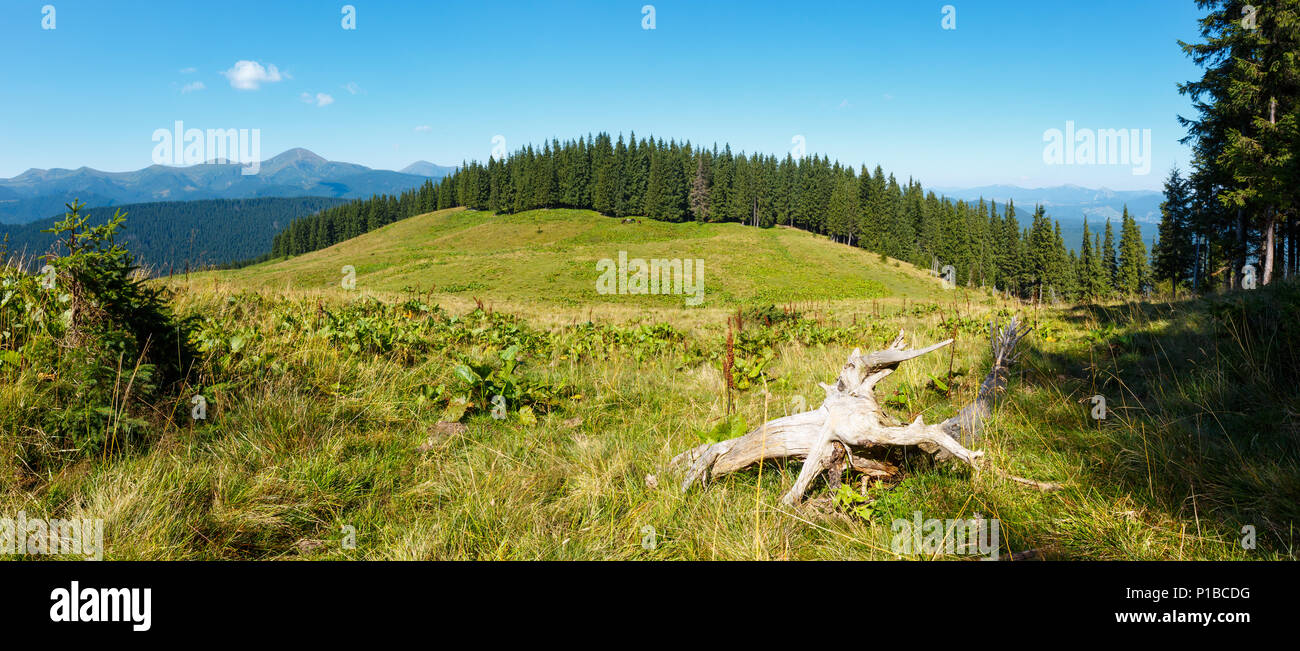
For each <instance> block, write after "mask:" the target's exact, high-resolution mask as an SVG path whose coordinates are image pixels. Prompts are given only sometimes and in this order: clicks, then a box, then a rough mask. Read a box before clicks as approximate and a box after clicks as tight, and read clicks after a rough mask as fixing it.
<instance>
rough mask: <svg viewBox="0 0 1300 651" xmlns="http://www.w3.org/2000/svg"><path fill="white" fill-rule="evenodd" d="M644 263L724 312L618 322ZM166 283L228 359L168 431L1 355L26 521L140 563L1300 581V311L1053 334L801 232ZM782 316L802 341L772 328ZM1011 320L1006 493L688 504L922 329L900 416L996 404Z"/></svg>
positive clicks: (180, 395)
mask: <svg viewBox="0 0 1300 651" xmlns="http://www.w3.org/2000/svg"><path fill="white" fill-rule="evenodd" d="M620 249H621V250H626V251H628V252H629V254H631V255H634V256H636V255H644V256H665V257H687V256H691V257H700V258H703V259H704V260H705V269H706V272H705V273H706V288H707V293H706V296H707V300H706V304H705V307H703V308H685V307H683V306H682V305H681V303H680V297H673V298H672V299H669V298H665V297H653V296H643V297H634V296H615V297H610V296H602V295H599V294H597V293H596V292H595V291H594V287H593V286H594V281H595V275H596V273H595V260H596V259H598V258H602V257H616V256H617V254H618V251H619V250H620ZM344 265H353V266H355V267H356V268H357V271H358V277H357V289H356V290H355V291H350V290H345V289H343V288H341V287H340V286H339V280H340V279H341V274H340V273H339V270H340V269H341V268H342V267H343V266H344ZM163 282H165V283H166V284H167V285H168V286H169V287H170V288H171V289H173V290H175V291H176V292H177V294H176V296H175V298H174V300H173V301H172V306H173V307H174V308H175V309H176V310H177V311H178V312H179V314H180V315H181V316H183V317H188V318H191V319H193V322H194V324H195V331H194V332H193V335H192V337H191V341H193V342H194V343H195V345H196V346H197V347H198V349H199V351H200V353H201V357H202V359H201V363H200V365H199V367H198V368H197V369H196V371H195V373H194V375H193V377H192V378H191V379H190V381H189V382H188V383H186V384H185V385H184V386H181V387H178V388H174V389H170V390H168V392H167V393H164V394H163V395H161V396H158V397H152V398H150V399H149V400H148V401H143V400H142V399H141V398H140V397H139V394H140V393H141V391H142V389H141V388H139V386H137V387H136V388H135V389H134V391H135V392H136V393H134V394H132V391H133V389H132V383H131V382H130V380H131V378H133V377H135V373H134V371H132V370H131V364H129V363H123V362H121V361H119V360H117V358H116V357H112V358H111V359H106V361H105V362H104V363H103V364H101V365H100V367H99V368H100V373H99V374H98V375H97V377H101V378H102V381H100V382H98V383H96V384H95V385H94V386H93V387H90V388H87V385H85V383H83V382H80V380H79V378H80V377H82V375H84V369H83V368H82V366H81V365H82V364H83V362H82V361H80V360H81V359H82V357H83V356H82V355H80V354H72V353H67V352H64V351H67V350H69V349H68V348H67V347H63V346H57V345H50V344H51V342H50V341H48V340H45V339H41V338H35V339H32V342H33V343H31V344H23V345H21V346H20V347H18V348H17V349H16V350H8V349H7V348H8V347H10V346H12V345H13V344H12V343H11V342H12V341H13V340H12V339H6V340H2V341H0V378H2V379H3V380H4V381H3V382H0V459H3V461H2V462H0V477H3V479H4V481H0V512H16V511H18V510H20V509H21V510H24V511H25V512H26V513H27V515H28V517H37V516H44V517H80V518H95V517H103V518H104V519H105V530H104V540H105V546H106V550H105V555H106V557H107V558H110V559H217V558H219V559H290V558H332V559H446V558H462V559H621V558H626V559H888V558H899V557H902V558H909V559H916V560H923V559H931V558H948V559H960V558H968V557H964V556H959V555H944V554H938V555H934V554H924V553H899V552H898V551H897V550H895V549H893V548H892V547H891V543H892V541H893V538H894V531H893V530H892V524H891V523H893V522H895V521H897V520H899V519H902V520H910V519H912V518H913V517H914V515H915V514H917V513H920V514H922V516H923V517H924V518H926V519H930V518H936V519H958V518H961V519H965V518H973V517H975V516H976V515H979V516H982V517H985V518H996V519H997V520H998V521H999V522H1000V527H1001V538H1000V542H999V549H1000V552H1001V554H1002V557H1003V558H1006V557H1008V556H1009V555H1011V554H1012V553H1016V552H1024V551H1027V550H1033V551H1034V555H1036V557H1039V558H1043V557H1046V558H1058V559H1251V558H1264V559H1280V558H1289V557H1293V556H1294V554H1295V552H1294V549H1295V548H1294V545H1293V541H1292V538H1291V536H1292V533H1291V532H1292V531H1293V530H1294V525H1295V524H1296V522H1297V520H1300V515H1298V512H1297V508H1298V507H1297V504H1300V472H1297V470H1296V469H1297V467H1300V464H1298V463H1297V460H1298V459H1300V446H1297V445H1296V441H1297V440H1300V439H1297V437H1296V432H1297V431H1300V426H1298V425H1297V414H1300V399H1298V394H1297V391H1296V389H1295V387H1296V386H1297V385H1298V383H1300V378H1297V377H1296V373H1297V370H1296V369H1298V368H1300V360H1298V359H1296V355H1297V353H1296V352H1295V351H1296V350H1297V347H1295V346H1293V345H1289V344H1288V342H1294V341H1295V340H1296V338H1297V337H1300V333H1297V332H1296V331H1295V325H1294V324H1296V323H1300V294H1298V293H1297V291H1296V286H1295V285H1293V284H1292V285H1287V284H1278V285H1277V286H1270V287H1268V288H1261V289H1260V290H1258V291H1257V292H1256V293H1254V294H1248V295H1229V296H1225V297H1221V298H1218V299H1214V300H1178V301H1170V300H1161V301H1152V302H1144V303H1132V304H1119V303H1115V304H1107V305H1062V306H1057V307H1052V306H1038V305H1030V304H1023V303H1020V302H1017V301H1004V300H1002V299H999V298H997V297H994V296H990V295H988V294H985V293H982V292H979V291H968V290H965V289H961V288H958V289H956V290H953V291H944V290H942V289H940V288H939V284H938V282H937V281H936V280H935V279H932V278H930V277H928V275H927V274H926V273H925V272H923V271H920V270H916V269H914V268H911V267H909V266H908V265H906V264H897V265H896V264H895V263H894V262H893V261H886V262H881V261H880V259H879V258H878V256H872V255H868V254H865V253H863V252H861V251H858V250H855V249H852V248H850V247H846V246H842V245H839V244H835V243H833V242H830V241H828V240H826V239H824V238H818V237H815V236H812V235H809V234H806V233H802V232H799V231H793V230H787V229H769V230H760V229H754V228H748V227H744V226H739V225H735V224H723V225H693V224H662V223H655V222H651V221H648V220H643V221H642V223H641V224H622V223H620V222H619V221H617V220H613V219H610V218H606V217H601V216H599V215H595V214H593V213H590V212H583V211H558V210H553V211H537V212H534V213H523V214H519V215H513V216H494V215H488V214H484V213H474V212H469V211H446V212H439V213H433V214H429V215H424V216H421V217H416V218H412V219H409V220H406V221H403V222H399V223H394V224H392V225H390V226H388V227H386V228H384V229H382V230H379V231H376V232H373V233H370V234H368V235H365V236H363V237H359V238H356V239H354V240H351V241H348V242H343V243H341V244H339V245H336V246H334V247H332V248H330V249H326V250H321V251H318V252H315V253H312V254H307V255H303V256H300V257H297V258H293V259H290V260H281V261H275V262H270V263H265V264H261V265H257V266H254V267H250V268H245V269H240V270H234V271H223V272H208V273H204V274H191V275H189V276H188V277H186V276H179V277H174V278H171V279H167V280H165V281H163ZM23 283H24V284H23V285H22V287H26V288H27V290H25V291H27V292H29V293H32V292H34V293H35V294H36V295H38V296H40V295H41V294H40V293H39V290H38V289H37V283H36V282H35V281H34V280H32V279H31V278H30V277H27V279H26V280H24V281H23ZM412 289H414V290H418V292H430V293H427V294H421V293H415V292H412V291H410V290H412ZM873 296H883V298H873ZM473 297H478V298H479V299H480V300H482V301H484V302H485V303H486V307H487V308H488V309H479V307H478V306H477V305H476V303H475V302H474V300H473ZM24 300H25V299H20V300H11V301H8V307H6V306H5V305H4V304H0V330H6V331H8V330H12V332H13V333H17V334H16V335H11V336H17V337H20V338H22V337H31V336H32V335H29V334H27V333H29V332H30V331H31V330H32V329H31V327H30V325H28V326H27V327H25V328H23V329H18V328H10V325H11V324H21V323H26V322H24V321H23V319H25V318H28V317H26V316H24V315H26V314H28V313H29V312H30V311H23V310H19V309H18V308H17V307H15V306H22V305H24V304H25V303H24ZM42 300H48V297H47V298H46V299H42ZM764 301H770V302H778V303H780V302H783V301H790V302H793V303H795V305H794V306H793V308H794V309H795V311H796V312H795V313H792V314H787V313H784V312H781V311H779V310H778V311H775V312H774V311H762V310H759V311H754V310H753V309H752V308H755V307H758V306H760V304H761V303H762V302H764ZM738 309H739V311H741V312H742V316H743V317H744V318H743V323H742V324H741V325H740V327H739V328H736V326H735V323H734V321H733V322H731V325H730V326H729V325H728V320H729V319H730V318H731V317H733V316H734V315H735V314H736V313H737V311H738ZM6 310H7V311H6ZM1010 314H1019V315H1020V316H1021V317H1022V318H1024V319H1026V320H1027V321H1028V322H1030V323H1032V324H1033V325H1034V326H1035V330H1034V332H1033V334H1032V335H1031V337H1030V338H1029V339H1028V340H1026V342H1024V348H1023V358H1022V360H1021V361H1020V362H1019V363H1018V364H1017V365H1016V367H1015V368H1014V373H1013V374H1012V377H1011V378H1010V381H1009V385H1008V390H1007V392H1006V393H1005V395H1003V396H1002V400H1001V401H1000V403H999V405H998V407H997V410H996V413H995V416H994V418H993V419H992V420H991V421H990V423H989V426H988V429H987V431H986V437H985V439H984V440H983V441H981V443H980V444H979V448H980V449H981V450H982V451H983V452H985V454H986V457H985V458H986V459H987V461H986V464H987V465H986V466H985V470H981V471H979V472H972V471H971V470H970V469H969V468H966V467H953V466H944V465H936V464H934V463H932V462H930V460H929V459H928V457H926V456H924V455H920V454H916V453H915V452H914V451H913V452H907V453H904V452H901V451H900V452H897V453H896V454H894V455H893V456H891V457H890V459H891V460H892V461H893V462H894V463H896V464H897V466H898V468H899V472H898V473H897V474H896V475H894V476H891V477H890V478H889V479H887V480H885V481H872V480H869V479H868V478H866V477H865V476H862V475H858V474H856V472H854V471H850V472H849V473H847V474H846V475H845V480H846V481H845V483H844V484H843V485H842V488H841V489H839V492H832V491H831V490H830V489H829V488H828V487H827V486H826V485H825V483H823V482H821V481H819V482H818V483H817V484H815V485H814V487H813V489H812V490H811V491H810V493H809V498H810V501H809V503H808V504H807V505H806V506H804V507H801V508H799V509H790V508H787V507H785V506H783V505H782V504H781V502H780V498H781V495H782V494H783V493H784V492H785V491H786V490H787V489H788V488H789V486H790V485H791V483H792V482H793V481H794V478H795V476H796V475H797V474H798V472H799V469H800V466H799V464H798V463H772V464H764V466H763V470H762V472H761V474H760V473H759V472H756V471H755V470H754V469H750V470H746V471H741V472H738V473H736V474H734V475H728V476H725V477H721V478H717V479H716V480H715V481H712V482H709V483H708V484H707V485H704V486H697V487H695V488H693V489H692V490H691V491H689V492H686V493H683V492H682V491H680V490H679V488H678V483H677V475H676V472H675V471H674V470H673V469H672V468H670V467H669V460H670V459H672V458H673V456H674V455H676V454H677V453H680V452H682V451H684V450H687V449H690V448H692V447H694V446H696V445H699V444H700V443H701V442H703V441H706V440H710V439H717V438H726V437H728V436H729V435H730V434H729V433H728V432H731V431H735V430H737V429H740V430H743V429H744V426H745V425H748V426H754V425H757V424H759V423H761V422H764V421H765V420H767V419H769V418H772V417H776V416H779V415H782V414H785V413H788V412H790V411H792V410H797V409H801V408H802V405H807V406H809V407H815V406H816V405H817V404H818V402H819V400H820V396H821V395H822V390H821V388H820V387H819V386H818V382H826V381H829V380H831V379H832V378H834V376H835V374H836V373H837V372H838V370H839V368H840V367H841V365H842V364H843V363H844V360H845V356H846V354H847V353H848V352H849V351H850V350H852V349H853V348H854V347H858V346H860V347H862V348H863V349H864V350H871V349H879V348H882V347H884V346H886V345H887V344H888V342H889V341H890V339H892V337H893V336H894V335H895V334H896V333H897V332H898V331H899V330H900V329H905V330H906V331H907V333H908V341H909V343H911V344H913V345H916V346H922V345H928V344H931V343H934V342H937V341H940V340H943V339H946V338H949V337H952V338H954V339H955V343H954V344H953V345H952V346H951V347H949V348H945V349H942V350H941V351H939V352H936V353H933V354H930V355H925V356H923V357H921V358H918V359H916V360H913V361H910V362H907V363H906V364H904V365H903V366H901V367H900V368H899V369H898V371H897V372H895V373H894V374H893V375H891V376H889V377H888V378H886V379H885V381H884V382H882V383H881V384H880V385H879V386H878V391H877V393H878V395H879V396H880V397H881V398H882V399H883V400H884V405H885V410H886V411H887V412H888V415H890V416H891V417H893V418H895V419H897V420H899V421H903V422H911V421H913V420H914V419H915V418H916V417H918V416H920V417H923V418H924V420H925V422H927V423H933V422H938V421H940V420H942V419H944V418H946V417H949V416H951V415H953V414H955V413H956V411H957V410H958V409H959V408H960V407H961V406H962V405H963V404H965V403H967V402H969V401H970V400H971V399H972V398H973V396H974V395H975V393H976V390H977V388H978V385H979V382H980V380H981V378H982V376H983V374H984V372H985V371H986V370H987V365H988V363H989V345H988V338H987V325H988V323H989V321H991V320H996V319H1004V318H1005V317H1007V316H1008V315H1010ZM729 327H730V328H732V334H733V335H734V349H732V350H731V351H730V352H731V354H729V352H728V348H729V346H728V344H727V339H728V328H729ZM102 348H103V347H102V346H97V345H93V344H83V345H82V349H84V350H85V351H98V350H101V349H102ZM733 354H734V360H735V365H734V367H732V370H731V373H732V375H731V380H730V382H729V381H728V378H727V376H726V375H725V373H726V370H725V369H727V363H726V360H727V359H728V358H729V357H731V356H732V355H733ZM40 355H45V356H46V357H44V358H42V357H40ZM50 356H53V357H52V358H51V357H50ZM43 359H44V360H49V359H53V361H41V360H43ZM104 373H107V375H105V374H104ZM113 373H116V374H117V375H116V376H114V375H113ZM729 384H730V385H733V386H734V387H735V389H734V390H732V391H731V392H730V395H728V394H729V392H728V385H729ZM506 394H508V395H509V396H510V399H509V403H508V404H507V405H506V408H505V409H503V410H501V412H500V413H499V414H495V413H493V412H494V410H493V403H492V402H491V400H492V398H493V396H494V395H506ZM195 395H202V396H204V398H205V399H206V401H207V405H208V409H207V414H206V418H205V419H204V420H195V419H193V418H192V417H191V413H192V412H191V411H190V410H191V404H192V399H193V396H195ZM1098 395H1100V396H1104V397H1105V398H1106V400H1107V406H1108V415H1107V417H1106V418H1104V419H1095V418H1093V417H1091V416H1090V412H1091V410H1092V408H1093V405H1092V404H1091V399H1092V397H1093V396H1098ZM95 396H99V397H98V398H95ZM497 416H500V417H499V418H498V417H497ZM448 421H457V422H458V423H459V424H458V425H456V426H448V425H447V424H446V423H447V422H448ZM124 432H125V433H124ZM1009 475H1014V476H1018V477H1025V478H1031V479H1033V480H1036V481H1040V482H1053V483H1056V484H1059V486H1060V490H1055V491H1050V492H1043V491H1039V490H1037V489H1035V488H1033V487H1028V486H1026V485H1024V484H1022V483H1018V482H1015V481H1011V480H1009V479H1007V476H1009ZM833 495H834V496H838V498H839V499H832V496H833ZM1245 527H1253V528H1254V529H1253V530H1254V531H1256V532H1257V538H1258V542H1257V544H1258V547H1257V548H1250V549H1248V548H1245V547H1243V546H1242V541H1243V529H1244V528H1245ZM349 531H351V532H353V533H355V542H356V545H355V547H352V546H348V545H346V544H345V541H346V540H348V538H347V536H348V535H349V534H348V533H347V532H349Z"/></svg>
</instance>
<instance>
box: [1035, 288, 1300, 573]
mask: <svg viewBox="0 0 1300 651" xmlns="http://www.w3.org/2000/svg"><path fill="white" fill-rule="evenodd" d="M1059 318H1061V319H1062V320H1064V321H1066V322H1068V323H1070V324H1072V325H1073V326H1075V327H1077V328H1078V329H1079V330H1081V331H1083V332H1084V333H1085V336H1084V337H1083V339H1082V340H1081V341H1078V342H1064V341H1063V342H1060V343H1059V344H1057V345H1050V344H1046V343H1045V342H1043V341H1041V340H1040V338H1031V339H1030V340H1029V341H1028V342H1027V344H1028V345H1027V347H1026V359H1032V360H1034V361H1033V364H1034V366H1036V367H1037V369H1036V371H1037V372H1034V371H1029V372H1026V373H1025V375H1024V377H1023V382H1025V383H1026V384H1027V385H1030V386H1036V387H1037V388H1040V389H1046V390H1049V391H1052V392H1055V391H1060V392H1061V393H1060V395H1070V396H1072V397H1071V400H1072V401H1077V402H1081V403H1082V405H1081V406H1079V407H1078V408H1077V411H1076V412H1074V413H1078V414H1082V419H1083V420H1084V421H1085V422H1087V423H1090V424H1094V425H1095V429H1092V428H1088V427H1084V428H1082V429H1080V428H1077V427H1075V428H1071V429H1073V430H1074V431H1073V432H1072V433H1071V434H1070V435H1069V436H1070V437H1072V438H1074V439H1075V440H1074V441H1070V442H1069V443H1071V444H1072V445H1068V446H1067V449H1066V450H1064V451H1063V452H1064V453H1065V454H1067V455H1070V456H1075V457H1076V459H1075V460H1076V461H1080V462H1081V463H1079V464H1078V465H1079V467H1081V468H1083V470H1084V472H1085V473H1087V474H1088V475H1089V476H1088V477H1087V478H1086V480H1087V483H1088V485H1090V486H1094V487H1102V488H1101V490H1103V491H1104V490H1107V487H1109V488H1110V490H1114V491H1118V492H1120V493H1128V494H1129V495H1130V496H1132V497H1133V499H1134V500H1136V501H1137V502H1138V503H1139V504H1146V505H1148V506H1150V507H1152V508H1155V509H1158V510H1160V511H1164V512H1167V513H1168V514H1169V515H1170V516H1171V517H1174V518H1180V519H1188V520H1195V521H1196V523H1197V527H1198V528H1199V527H1200V526H1201V525H1202V524H1210V525H1212V526H1214V528H1217V529H1218V530H1219V532H1220V533H1223V534H1226V535H1230V536H1232V535H1237V536H1239V535H1242V530H1243V527H1245V526H1247V525H1253V526H1254V527H1255V529H1256V531H1257V535H1258V544H1259V547H1260V548H1262V549H1268V550H1273V551H1276V552H1278V553H1281V554H1288V553H1292V552H1293V549H1294V548H1293V546H1292V545H1293V541H1292V537H1293V529H1294V525H1295V524H1296V523H1297V521H1298V520H1300V284H1297V283H1295V282H1285V283H1284V282H1278V283H1274V284H1273V285H1270V286H1269V287H1266V288H1261V289H1258V290H1254V291H1249V292H1237V293H1233V294H1227V295H1221V296H1214V297H1209V298H1204V299H1189V300H1183V301H1177V302H1133V303H1128V304H1125V305H1118V306H1095V305H1094V306H1089V305H1080V306H1075V307H1073V308H1068V309H1066V310H1064V311H1062V312H1061V313H1060V314H1059ZM1098 395H1099V396H1103V397H1104V398H1105V401H1106V405H1107V411H1108V413H1107V415H1106V418H1105V419H1104V420H1097V421H1093V420H1090V419H1089V416H1090V415H1091V413H1090V412H1091V411H1092V410H1093V407H1094V404H1095V403H1093V402H1092V396H1098ZM1071 408H1072V409H1073V406H1072V407H1071Z"/></svg>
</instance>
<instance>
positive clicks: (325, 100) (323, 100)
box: [298, 93, 334, 106]
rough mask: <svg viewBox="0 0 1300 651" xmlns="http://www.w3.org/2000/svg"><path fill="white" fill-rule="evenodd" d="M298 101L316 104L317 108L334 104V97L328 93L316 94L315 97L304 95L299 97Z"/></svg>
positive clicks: (308, 94)
mask: <svg viewBox="0 0 1300 651" xmlns="http://www.w3.org/2000/svg"><path fill="white" fill-rule="evenodd" d="M298 99H301V100H302V101H303V102H305V103H307V104H315V105H316V106H329V105H330V104H333V103H334V97H333V96H332V95H328V94H326V93H316V94H315V95H312V94H311V93H303V94H301V95H299V96H298Z"/></svg>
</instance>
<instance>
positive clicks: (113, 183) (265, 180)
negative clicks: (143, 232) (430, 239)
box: [0, 148, 455, 224]
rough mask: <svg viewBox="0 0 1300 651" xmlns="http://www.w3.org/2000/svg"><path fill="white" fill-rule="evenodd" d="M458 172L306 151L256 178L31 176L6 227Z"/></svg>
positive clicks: (5, 203) (204, 169)
mask: <svg viewBox="0 0 1300 651" xmlns="http://www.w3.org/2000/svg"><path fill="white" fill-rule="evenodd" d="M454 169H455V168H452V167H442V166H439V165H434V164H432V163H428V162H426V161H419V162H417V163H413V164H411V165H410V166H408V167H407V168H406V170H409V171H404V172H394V171H390V170H376V169H372V168H369V167H366V166H365V165H358V164H355V163H343V162H336V161H330V160H326V159H325V158H323V157H321V156H319V155H317V154H315V153H313V152H311V151H309V150H307V149H302V148H294V149H290V150H288V151H285V152H283V153H281V154H279V155H277V156H274V157H272V158H269V159H267V160H265V161H262V164H261V167H260V169H259V171H258V173H257V174H243V173H242V171H243V170H244V167H243V166H242V165H239V164H233V163H230V162H229V161H220V160H214V161H209V162H207V163H203V164H200V165H191V166H188V167H171V166H165V165H150V166H149V167H146V168H144V169H140V170H135V171H132V172H103V171H100V170H96V169H92V168H89V167H80V168H77V169H64V168H53V169H48V170H46V169H35V168H33V169H29V170H27V171H25V172H23V173H22V174H19V175H18V176H15V177H13V178H9V179H0V223H5V224H21V223H26V222H31V221H35V220H38V219H43V218H46V217H49V216H50V215H53V214H57V213H59V212H61V211H62V210H63V208H64V204H65V203H69V202H71V201H72V200H73V199H80V200H81V201H82V202H84V203H85V204H86V205H87V206H89V207H97V206H115V205H120V204H125V203H147V202H157V201H191V200H195V199H248V198H256V197H304V196H317V197H338V198H344V199H359V198H364V197H369V196H372V195H376V194H397V193H400V192H403V191H405V190H409V189H411V188H415V187H419V186H420V185H422V184H424V182H425V181H426V180H428V179H434V180H438V179H441V178H442V177H443V176H446V175H447V174H448V173H450V171H452V170H454Z"/></svg>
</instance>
